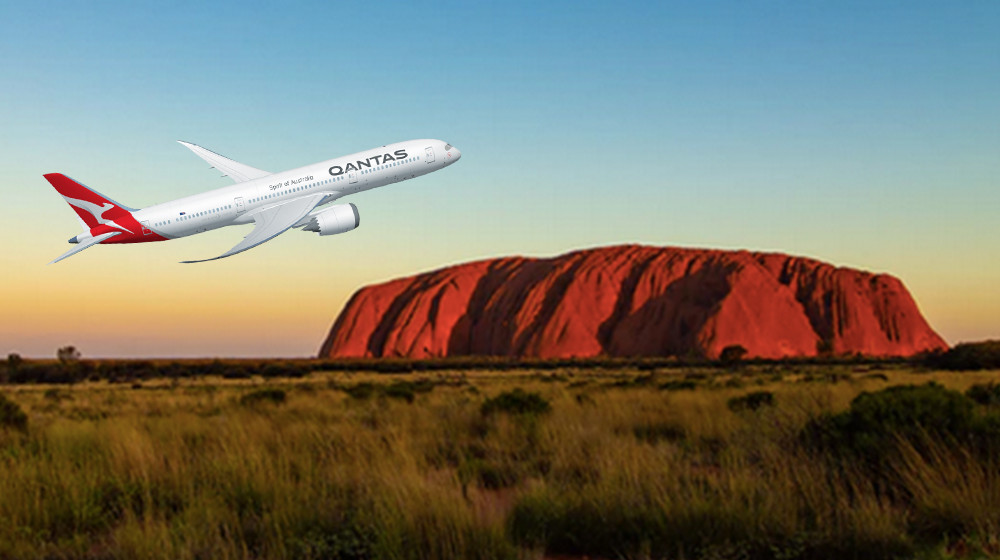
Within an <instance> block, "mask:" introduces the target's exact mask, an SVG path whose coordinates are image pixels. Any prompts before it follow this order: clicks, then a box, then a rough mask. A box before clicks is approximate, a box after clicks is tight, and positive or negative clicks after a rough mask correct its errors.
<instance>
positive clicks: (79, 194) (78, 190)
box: [44, 173, 135, 231]
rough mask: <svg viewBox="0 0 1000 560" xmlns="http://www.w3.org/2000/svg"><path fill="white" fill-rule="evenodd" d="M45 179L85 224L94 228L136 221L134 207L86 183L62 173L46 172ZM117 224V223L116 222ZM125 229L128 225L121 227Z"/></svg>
mask: <svg viewBox="0 0 1000 560" xmlns="http://www.w3.org/2000/svg"><path fill="white" fill-rule="evenodd" d="M44 177H45V179H46V180H47V181H48V182H49V183H51V184H52V186H53V187H55V189H56V191H57V192H58V193H59V194H61V195H62V197H63V198H64V199H65V200H66V202H67V203H68V204H69V205H70V206H71V207H72V208H73V210H75V211H76V213H77V215H78V216H80V219H81V220H82V221H83V223H84V224H86V226H87V227H88V228H90V229H93V228H95V227H97V226H99V225H102V224H108V223H112V224H114V223H115V221H116V220H117V221H118V224H129V225H131V224H132V223H134V222H135V219H134V218H132V210H134V209H133V208H129V207H128V206H124V205H121V204H119V203H117V202H115V201H114V200H111V199H110V198H108V197H106V196H104V195H102V194H101V193H99V192H97V191H94V190H91V189H89V188H87V187H85V186H84V185H82V184H80V183H77V182H76V181H74V180H73V179H70V178H69V177H67V176H65V175H63V174H62V173H49V174H46V175H45V176H44ZM115 225H117V224H115ZM119 227H120V228H121V229H125V231H129V230H128V229H126V228H127V227H128V226H125V227H121V226H119Z"/></svg>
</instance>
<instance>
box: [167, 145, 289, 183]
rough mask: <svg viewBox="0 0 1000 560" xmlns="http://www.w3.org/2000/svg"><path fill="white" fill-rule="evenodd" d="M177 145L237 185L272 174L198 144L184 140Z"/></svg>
mask: <svg viewBox="0 0 1000 560" xmlns="http://www.w3.org/2000/svg"><path fill="white" fill-rule="evenodd" d="M177 143H178V144H180V145H182V146H184V147H185V148H187V149H189V150H191V151H192V152H194V153H195V155H196V156H198V157H200V158H201V159H203V160H205V161H207V162H208V164H209V165H211V166H212V167H214V168H215V169H218V170H219V171H221V172H222V174H223V175H225V176H227V177H229V178H230V179H232V180H233V181H235V182H237V183H242V182H244V181H250V180H251V179H259V178H261V177H267V176H268V175H270V174H271V173H270V172H267V171H264V170H263V169H257V168H256V167H250V166H249V165H244V164H242V163H240V162H238V161H234V160H231V159H229V158H227V157H226V156H223V155H219V154H217V153H215V152H213V151H212V150H209V149H207V148H202V147H201V146H199V145H197V144H192V143H190V142H185V141H183V140H178V141H177Z"/></svg>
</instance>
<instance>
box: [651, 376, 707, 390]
mask: <svg viewBox="0 0 1000 560" xmlns="http://www.w3.org/2000/svg"><path fill="white" fill-rule="evenodd" d="M697 386H698V384H697V383H695V382H694V381H692V380H690V379H674V380H673V381H667V382H666V383H662V384H660V390H661V391H688V390H692V389H694V388H696V387H697Z"/></svg>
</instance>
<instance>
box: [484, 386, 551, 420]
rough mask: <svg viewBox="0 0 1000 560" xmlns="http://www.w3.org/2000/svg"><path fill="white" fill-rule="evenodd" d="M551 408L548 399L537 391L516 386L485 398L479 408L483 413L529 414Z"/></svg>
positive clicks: (536, 413) (535, 413)
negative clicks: (533, 391)
mask: <svg viewBox="0 0 1000 560" xmlns="http://www.w3.org/2000/svg"><path fill="white" fill-rule="evenodd" d="M551 409H552V405H551V404H549V401H547V400H545V397H543V396H542V395H540V394H539V393H529V392H526V391H524V390H523V389H521V388H520V387H518V388H517V389H514V390H513V391H505V392H503V393H500V394H499V395H497V396H495V397H493V398H491V399H487V401H486V402H484V403H483V406H482V407H481V408H480V411H481V412H482V413H483V414H484V415H487V416H488V415H491V414H496V413H500V412H502V413H505V414H514V415H522V416H531V415H539V414H545V413H547V412H549V411H550V410H551Z"/></svg>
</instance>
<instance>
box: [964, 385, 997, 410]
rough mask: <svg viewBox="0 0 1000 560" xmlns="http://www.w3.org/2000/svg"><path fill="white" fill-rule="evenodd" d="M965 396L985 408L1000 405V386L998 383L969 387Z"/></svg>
mask: <svg viewBox="0 0 1000 560" xmlns="http://www.w3.org/2000/svg"><path fill="white" fill-rule="evenodd" d="M965 396H967V397H969V398H970V399H972V400H974V401H976V402H977V403H979V404H981V405H984V406H996V405H998V404H1000V385H998V384H996V383H986V384H978V385H973V386H972V387H969V390H968V391H966V392H965Z"/></svg>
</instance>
